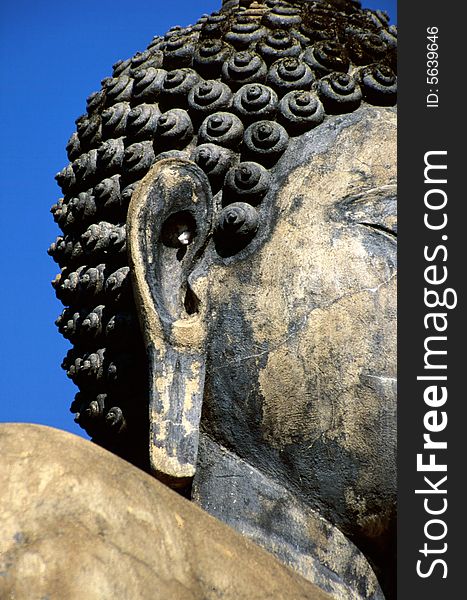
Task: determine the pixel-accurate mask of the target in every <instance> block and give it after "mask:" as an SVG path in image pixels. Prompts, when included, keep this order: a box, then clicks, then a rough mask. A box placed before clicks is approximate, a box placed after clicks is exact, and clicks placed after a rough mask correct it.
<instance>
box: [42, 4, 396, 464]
mask: <svg viewBox="0 0 467 600" xmlns="http://www.w3.org/2000/svg"><path fill="white" fill-rule="evenodd" d="M395 69H396V29H395V27H394V26H389V19H388V16H387V15H386V14H385V13H384V12H381V11H376V12H373V11H370V10H362V9H361V7H360V3H359V2H357V1H354V0H313V1H311V0H310V1H307V0H301V1H290V2H285V1H280V0H266V1H265V2H264V3H262V2H253V1H251V0H227V1H224V2H223V7H222V9H221V10H220V11H219V12H215V13H213V14H212V15H209V16H203V17H202V18H201V19H200V20H199V21H198V22H197V23H196V24H195V25H193V26H189V27H174V28H172V29H171V30H170V31H169V32H168V33H167V34H166V35H165V36H163V37H155V38H154V39H153V40H152V42H151V43H150V44H149V46H148V48H147V49H146V50H145V51H144V52H140V53H138V54H136V55H135V56H134V57H132V58H130V59H128V60H124V61H119V62H117V63H116V64H115V65H114V67H113V76H112V77H108V78H106V79H104V80H103V81H102V88H101V90H99V91H98V92H96V93H94V94H91V95H90V96H89V98H88V100H87V114H85V115H83V116H81V117H79V118H78V119H77V120H76V126H77V131H76V132H75V133H73V135H72V136H71V138H70V140H69V142H68V145H67V153H68V157H69V160H70V164H69V165H68V166H66V167H65V168H64V169H63V170H62V171H61V172H60V173H58V174H57V176H56V179H57V182H58V184H59V185H60V187H61V188H62V192H63V198H61V199H60V200H59V201H58V202H57V203H56V204H55V205H54V206H53V207H52V209H51V211H52V214H53V217H54V219H55V221H56V222H57V224H58V225H59V227H60V228H61V229H62V231H63V235H62V236H60V237H59V238H57V240H56V241H55V242H54V243H53V244H52V245H51V247H50V249H49V254H50V255H51V256H52V257H53V259H54V260H55V261H56V262H57V263H58V264H59V266H60V268H61V272H60V274H59V275H58V276H57V277H56V279H55V280H54V282H53V286H54V288H55V291H56V295H57V297H58V298H59V300H61V301H62V302H63V304H64V305H65V307H66V308H65V309H64V311H63V313H62V314H61V315H60V317H59V318H58V319H57V321H56V323H57V326H58V329H59V331H60V332H61V333H62V334H63V335H64V336H65V337H66V338H67V339H68V340H70V341H71V343H72V344H73V346H74V347H73V349H72V350H70V351H69V352H68V354H67V356H66V358H65V359H64V362H63V365H62V366H63V368H64V369H65V370H66V372H67V375H68V377H70V378H71V379H72V380H73V382H74V383H75V384H76V385H77V386H78V387H79V392H78V393H77V395H76V398H75V400H74V402H73V404H72V407H71V410H72V411H73V412H74V413H76V417H75V419H76V421H77V422H78V423H79V424H80V425H81V426H82V427H84V428H85V429H86V431H87V432H88V433H89V434H90V435H91V436H92V437H93V439H94V440H95V441H96V442H97V443H99V444H101V445H103V446H105V447H107V448H108V449H110V450H112V451H114V452H116V453H118V454H120V455H122V456H123V457H124V458H127V459H128V460H131V461H133V462H135V463H136V464H138V465H140V466H142V467H143V468H144V467H145V466H146V460H147V459H146V454H147V440H146V437H147V436H145V433H144V432H145V431H146V429H147V427H148V425H147V420H148V416H147V383H146V379H147V359H146V356H145V349H144V343H143V341H142V336H141V332H140V329H139V325H138V319H137V315H136V309H135V306H134V302H133V299H132V290H131V282H130V272H129V267H128V261H127V254H126V231H125V229H126V225H125V221H126V213H127V207H128V204H129V201H130V199H131V195H132V192H133V190H134V189H135V186H136V185H137V184H138V182H139V181H140V180H141V178H142V177H143V176H144V175H145V174H146V173H147V172H148V170H149V169H150V167H151V165H152V164H153V163H154V162H155V161H156V160H157V158H158V156H159V155H160V154H161V153H163V152H167V151H174V150H179V151H180V150H182V151H184V152H185V156H186V157H188V158H191V159H192V160H193V161H194V162H196V164H197V165H198V166H199V167H200V168H201V169H203V170H204V172H205V173H206V175H207V176H208V178H209V180H210V183H211V187H212V189H213V193H219V194H223V199H222V202H221V203H219V205H221V204H222V205H223V206H224V208H223V210H224V211H225V214H221V215H220V217H219V228H220V229H221V230H222V231H223V232H224V233H226V235H227V234H229V233H230V234H233V233H235V232H236V231H237V232H238V236H237V237H239V238H241V242H242V243H243V244H245V243H248V241H249V239H251V236H253V235H254V233H255V230H256V226H257V217H256V213H255V209H254V207H256V206H257V205H258V204H259V203H261V199H262V195H264V193H265V190H266V189H267V187H268V181H269V170H270V169H271V167H273V166H274V164H275V163H276V162H277V160H278V159H279V158H280V156H281V154H282V153H283V152H284V150H285V149H286V148H287V145H288V142H289V139H290V137H291V136H297V135H301V134H302V133H303V132H306V131H307V130H309V129H311V128H313V127H317V126H319V124H320V123H321V122H322V121H323V120H325V119H329V118H332V115H337V114H342V113H347V112H350V111H354V110H356V109H357V108H358V107H359V106H360V105H361V104H362V103H369V104H373V105H379V106H391V105H394V104H395V102H396V76H395V74H394V71H395ZM238 219H240V221H242V219H243V221H242V222H241V223H239V222H237V221H238ZM237 225H238V226H237ZM227 238H228V235H227ZM226 252H230V253H233V252H235V243H233V245H231V246H228V247H227V249H226Z"/></svg>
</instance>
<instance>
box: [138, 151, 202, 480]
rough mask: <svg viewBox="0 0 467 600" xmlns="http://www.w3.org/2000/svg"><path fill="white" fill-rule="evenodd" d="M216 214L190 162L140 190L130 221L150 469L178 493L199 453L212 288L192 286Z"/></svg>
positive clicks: (158, 172)
mask: <svg viewBox="0 0 467 600" xmlns="http://www.w3.org/2000/svg"><path fill="white" fill-rule="evenodd" d="M212 210H213V200H212V193H211V188H210V185H209V182H208V180H207V177H206V175H205V174H204V173H203V171H201V169H200V168H199V167H198V166H197V165H196V164H195V163H193V162H191V161H188V160H184V159H181V158H166V159H162V160H160V161H159V162H157V163H156V164H155V165H154V166H153V167H152V169H151V170H150V171H149V173H148V174H147V175H146V177H145V178H144V179H143V180H142V181H141V183H140V184H139V185H138V187H137V188H136V190H135V192H134V194H133V197H132V200H131V203H130V207H129V211H128V218H127V228H128V247H129V261H130V268H131V272H132V278H133V290H134V295H135V301H136V305H137V308H138V313H139V319H140V324H141V327H142V330H143V335H144V338H145V342H146V349H147V352H148V358H149V362H150V385H149V388H150V398H149V410H150V461H151V468H152V470H153V473H154V474H155V475H156V476H157V477H158V478H159V479H161V480H163V481H165V482H166V483H168V484H169V485H171V486H172V487H177V488H181V487H185V486H187V485H189V483H190V482H191V479H192V478H193V476H194V473H195V466H196V457H197V451H198V437H199V421H200V417H201V405H202V399H203V388H204V376H205V340H206V319H205V315H206V308H207V286H206V285H202V284H201V285H200V282H199V281H197V282H196V283H197V285H196V286H195V285H194V282H193V277H194V270H195V268H196V265H197V263H198V262H199V260H200V258H201V257H202V255H203V253H204V250H205V248H206V245H207V243H208V241H209V238H210V235H211V226H212ZM199 277H200V276H199V275H197V278H199ZM192 283H193V287H196V293H195V291H193V287H192ZM201 289H202V290H203V294H201V292H200V290H201ZM201 295H202V296H203V297H200V296H201Z"/></svg>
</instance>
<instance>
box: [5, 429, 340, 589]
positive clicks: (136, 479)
mask: <svg viewBox="0 0 467 600" xmlns="http://www.w3.org/2000/svg"><path fill="white" fill-rule="evenodd" d="M0 456H1V469H0V598H2V600H7V599H8V600H45V599H46V598H47V599H48V600H64V599H66V600H74V599H78V598H80V599H82V598H83V599H86V600H115V599H116V598H121V599H127V600H132V599H135V600H136V599H138V600H159V599H160V600H162V599H164V600H197V599H199V600H211V599H212V600H214V599H216V600H217V599H222V600H241V599H244V600H271V599H274V600H282V599H283V600H290V599H291V598H293V599H294V600H330V596H328V595H327V594H325V593H324V592H322V591H320V590H319V589H317V588H316V587H315V586H314V585H313V584H312V583H309V582H307V581H306V580H304V579H302V578H301V577H300V576H298V575H296V574H294V573H293V572H292V571H290V570H289V569H288V568H287V567H285V566H283V565H281V564H280V563H279V562H278V561H276V560H275V559H274V558H273V557H272V556H271V555H270V554H268V553H267V552H264V551H263V550H261V549H260V548H258V547H256V546H255V545H254V544H253V543H252V542H250V541H248V540H246V539H245V538H243V537H242V536H240V535H239V534H237V533H236V532H234V531H233V530H231V529H230V528H228V527H227V526H225V525H223V524H222V523H220V522H219V521H217V520H216V519H214V518H213V517H210V516H209V515H207V514H206V513H204V512H203V511H201V510H200V509H198V508H197V507H196V506H194V505H193V504H191V503H189V502H188V501H186V500H184V499H183V498H181V497H180V496H178V495H177V494H175V493H174V492H172V491H171V490H169V489H168V488H166V487H165V486H163V485H162V484H160V483H159V482H157V481H156V480H155V479H153V478H151V477H149V476H148V475H146V474H145V473H143V472H142V471H140V470H138V469H136V468H135V467H133V466H131V465H130V464H128V463H126V462H125V461H123V460H121V459H119V458H117V457H115V456H114V455H112V454H110V453H108V452H107V451H105V450H103V449H101V448H99V447H98V446H96V445H93V444H91V443H89V442H87V441H85V440H83V439H81V438H78V437H75V436H73V435H71V434H69V433H65V432H63V431H59V430H54V429H50V428H46V427H42V426H38V425H26V424H2V425H0Z"/></svg>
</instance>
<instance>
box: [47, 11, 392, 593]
mask: <svg viewBox="0 0 467 600" xmlns="http://www.w3.org/2000/svg"><path fill="white" fill-rule="evenodd" d="M395 69H396V30H395V27H394V26H390V25H389V20H388V17H387V15H386V14H385V13H383V12H381V11H376V12H374V11H370V10H364V9H362V8H361V5H360V2H358V1H356V0H313V1H308V0H294V1H290V2H288V1H281V0H266V1H265V2H259V1H252V0H228V1H224V2H223V3H222V7H221V8H220V10H219V11H218V12H216V13H213V14H212V15H209V16H207V15H205V16H203V17H201V19H200V20H199V21H198V22H197V23H196V24H195V25H193V26H189V27H185V28H181V27H175V28H173V29H171V30H170V31H169V32H168V33H167V34H166V35H165V36H164V37H156V38H154V39H153V40H152V42H151V43H150V44H149V46H148V48H147V49H146V50H145V51H144V52H141V53H138V54H137V55H136V56H134V57H132V58H130V59H128V60H124V61H120V62H118V63H117V64H115V65H114V68H113V74H112V77H109V78H107V79H104V80H103V82H102V88H101V90H99V91H98V92H96V93H94V94H92V95H91V96H89V98H88V101H87V113H86V114H85V115H83V116H82V117H80V118H78V119H77V121H76V124H77V130H76V132H75V133H73V135H72V136H71V138H70V140H69V142H68V145H67V152H68V157H69V160H70V164H69V165H68V166H67V167H65V168H64V169H63V170H62V171H61V172H60V173H59V174H58V175H57V181H58V183H59V185H60V186H61V188H62V192H63V198H61V199H60V200H59V201H58V202H57V204H56V205H55V206H54V207H53V208H52V213H53V216H54V219H55V221H56V222H57V224H58V225H59V226H60V228H61V229H62V231H63V235H62V236H61V237H59V238H58V239H57V241H56V242H54V243H53V244H52V246H51V248H50V254H51V255H52V257H53V258H54V260H55V261H56V262H57V263H58V264H59V266H60V269H61V270H60V274H59V275H58V276H57V278H56V279H55V281H54V282H53V285H54V288H55V291H56V295H57V297H58V298H59V299H60V300H61V301H62V302H63V304H64V305H65V309H64V311H63V313H62V314H61V316H60V317H59V318H58V320H57V325H58V328H59V330H60V332H61V333H62V334H63V335H64V336H65V337H66V338H67V339H68V340H70V341H71V343H72V344H73V349H72V350H70V352H69V353H68V355H67V356H66V358H65V360H64V363H63V367H64V369H65V370H66V372H67V375H68V376H69V377H70V378H71V379H72V380H73V381H74V383H75V384H76V385H77V386H78V388H79V392H78V393H77V395H76V398H75V400H74V402H73V404H72V411H73V412H74V413H75V414H76V417H75V418H76V421H77V422H78V423H79V425H81V426H82V427H83V428H84V429H85V430H86V431H87V432H88V433H89V435H90V436H91V437H92V439H93V440H94V441H95V442H96V443H97V444H99V445H101V446H103V447H104V448H106V449H108V450H110V451H111V452H114V453H115V454H118V455H119V456H121V457H123V458H125V459H126V460H128V461H130V462H132V463H134V464H135V465H136V466H138V467H139V468H141V469H143V470H145V471H147V472H149V473H152V474H153V475H154V476H155V477H156V478H158V479H159V480H160V481H162V482H163V483H165V484H167V485H168V486H169V487H171V488H173V489H175V490H177V491H178V492H179V493H180V494H182V495H184V496H185V497H187V498H189V499H190V500H191V501H192V502H193V503H195V504H197V505H198V506H200V507H201V508H203V509H204V510H206V511H207V512H209V513H211V514H212V515H214V516H215V517H217V518H218V519H220V520H221V521H224V522H225V523H227V524H228V525H230V526H232V527H233V528H234V529H237V530H238V531H240V532H241V533H242V534H244V535H245V536H247V537H249V538H251V539H252V540H254V541H255V542H256V543H257V544H259V545H260V546H262V547H263V548H265V549H267V550H268V551H270V552H272V553H273V554H274V555H275V556H276V557H278V558H279V559H280V560H281V561H283V562H284V563H286V564H287V565H290V566H292V568H294V569H295V570H296V571H297V572H299V573H300V574H301V575H302V576H303V577H305V578H306V579H309V580H310V581H313V582H314V583H316V584H317V585H318V586H319V587H321V588H322V589H323V590H324V591H326V592H328V593H330V594H331V596H332V595H334V597H335V598H342V599H344V598H345V599H349V600H350V599H351V598H365V599H370V598H371V599H372V600H376V599H381V598H384V597H386V598H387V600H389V599H390V598H393V597H394V594H395V574H394V573H395V572H394V554H395V517H396V467H395V460H396V380H395V377H396V355H395V345H396V342H395V335H396V245H395V237H396V231H397V225H396V214H395V210H396V200H395V198H396V187H395V182H396V170H395V168H396V149H395V140H396V114H395V103H396V76H395V74H394V71H395ZM378 581H379V582H378ZM380 586H381V587H380ZM383 593H384V595H383Z"/></svg>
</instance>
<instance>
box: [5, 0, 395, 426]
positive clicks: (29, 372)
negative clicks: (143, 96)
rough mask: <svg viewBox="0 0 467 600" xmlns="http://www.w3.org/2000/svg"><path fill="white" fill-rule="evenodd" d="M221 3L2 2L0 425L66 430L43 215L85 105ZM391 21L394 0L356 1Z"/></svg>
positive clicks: (50, 232) (55, 194) (51, 227)
mask: <svg viewBox="0 0 467 600" xmlns="http://www.w3.org/2000/svg"><path fill="white" fill-rule="evenodd" d="M220 4H221V0H197V1H193V0H191V1H188V0H172V1H168V2H167V1H163V0H151V1H149V0H138V2H135V3H134V4H133V3H130V2H128V0H125V1H122V0H80V1H79V2H76V3H75V2H64V1H63V0H60V1H55V0H45V1H43V2H38V1H37V0H14V1H13V0H2V1H1V4H0V60H1V64H2V75H1V76H0V131H1V135H2V143H1V145H0V182H1V184H0V209H1V210H0V231H1V235H0V245H1V248H0V274H1V283H2V285H1V292H0V319H1V334H0V422H5V421H15V422H16V421H23V422H31V423H42V424H45V425H50V426H52V427H58V428H60V429H66V430H68V431H72V432H73V433H77V434H78V435H83V436H85V437H86V434H85V433H84V432H83V431H82V430H81V429H80V428H79V427H78V426H77V425H75V424H74V422H73V416H72V414H71V413H70V412H69V405H70V403H71V401H72V399H73V397H74V394H75V392H76V388H75V386H74V385H73V384H72V383H71V381H70V380H68V379H67V377H66V375H65V372H64V371H62V369H61V368H60V364H61V362H62V359H63V357H64V355H65V354H66V352H67V350H68V348H69V344H68V342H66V340H64V339H63V338H62V337H61V335H60V334H59V333H58V331H57V330H56V327H55V325H54V321H55V319H56V317H57V316H58V315H59V314H60V312H61V310H62V307H61V304H60V303H59V302H58V300H56V299H55V295H54V292H53V289H52V287H51V285H50V281H51V280H52V279H53V278H54V277H55V275H56V273H57V272H58V268H57V265H56V264H55V263H54V262H53V261H52V259H51V258H50V257H49V256H48V255H47V252H46V250H47V248H48V246H49V245H50V243H51V242H52V241H54V239H55V238H56V236H57V235H58V234H59V231H58V229H57V227H56V225H55V223H54V221H53V219H52V216H51V214H50V212H49V210H50V206H51V205H52V204H54V202H56V200H57V199H58V198H59V197H60V191H59V188H58V186H57V185H56V183H55V180H54V175H55V173H56V172H57V171H59V170H60V169H62V167H64V166H65V165H66V164H67V162H68V160H67V157H66V153H65V144H66V142H67V140H68V138H69V137H70V135H71V133H72V132H73V131H74V130H75V124H74V121H75V119H76V118H77V117H78V116H80V115H81V114H83V113H84V112H85V107H86V97H87V96H88V95H89V94H90V93H91V92H94V91H96V90H98V89H99V88H100V81H101V80H102V79H103V78H104V77H107V76H109V75H110V74H111V71H112V65H113V63H115V62H116V61H117V60H119V59H126V58H129V57H130V56H132V55H133V54H135V52H137V51H139V50H144V49H145V48H146V46H147V45H148V43H149V42H150V40H151V39H152V37H153V36H154V35H158V34H163V33H165V32H166V31H167V30H168V29H169V28H170V27H171V26H173V25H188V24H190V23H193V22H195V21H196V20H197V18H199V17H200V16H201V14H203V13H209V12H212V11H213V10H216V9H217V8H219V6H220ZM363 6H365V7H369V8H382V9H385V10H387V11H388V12H389V14H390V15H391V17H392V21H393V22H395V20H396V19H395V17H396V0H381V1H378V0H376V1H373V0H367V1H365V0H364V1H363Z"/></svg>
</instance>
